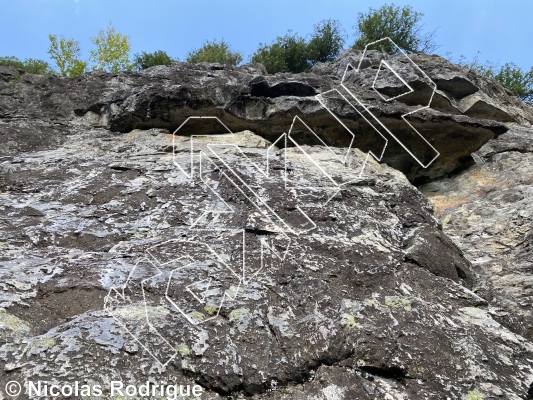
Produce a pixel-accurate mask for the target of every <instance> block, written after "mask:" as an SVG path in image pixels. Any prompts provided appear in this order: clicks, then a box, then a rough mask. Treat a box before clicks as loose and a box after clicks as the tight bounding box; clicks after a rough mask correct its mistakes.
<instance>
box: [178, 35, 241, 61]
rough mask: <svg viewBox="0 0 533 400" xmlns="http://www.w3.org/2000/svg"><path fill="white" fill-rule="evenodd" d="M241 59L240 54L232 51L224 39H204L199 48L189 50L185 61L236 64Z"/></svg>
mask: <svg viewBox="0 0 533 400" xmlns="http://www.w3.org/2000/svg"><path fill="white" fill-rule="evenodd" d="M241 61H242V54H241V53H239V52H238V51H235V52H234V51H232V50H231V48H230V46H229V44H228V43H226V42H225V41H224V39H222V40H220V41H218V42H217V41H215V40H213V41H209V40H208V41H206V42H205V43H204V44H203V45H202V47H200V48H199V49H194V50H191V51H189V53H188V54H187V62H189V63H199V62H210V63H219V64H230V65H237V64H239V63H240V62H241Z"/></svg>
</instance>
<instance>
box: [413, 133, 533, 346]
mask: <svg viewBox="0 0 533 400" xmlns="http://www.w3.org/2000/svg"><path fill="white" fill-rule="evenodd" d="M475 157H476V159H477V160H478V162H479V163H478V164H477V165H476V166H474V167H472V168H470V169H468V170H467V171H465V172H463V173H461V174H459V175H457V176H455V177H453V178H449V179H445V180H440V181H436V182H432V183H431V184H428V185H426V186H424V187H422V188H421V190H422V191H423V192H424V193H425V194H427V195H428V196H429V198H430V199H431V200H432V201H433V202H434V204H435V208H436V214H437V216H439V218H440V219H441V221H442V224H443V227H444V231H445V232H446V233H447V234H448V235H449V236H450V237H451V238H452V239H454V241H455V242H456V243H457V244H458V245H459V247H461V249H462V250H463V251H464V253H465V255H466V257H467V258H468V259H469V260H470V261H471V262H472V264H473V266H474V268H475V269H476V271H477V273H478V276H479V277H480V279H479V282H478V285H477V289H476V292H477V293H478V294H479V295H481V296H482V297H484V298H485V299H487V300H490V301H491V305H492V310H491V312H492V313H493V315H494V316H495V318H496V319H498V320H499V321H500V322H502V323H504V324H505V325H506V326H508V327H510V328H511V329H513V331H515V332H518V333H520V334H521V335H523V336H525V337H527V338H528V339H530V340H531V339H533V312H532V309H533V289H532V288H533V286H532V283H533V130H532V129H530V128H529V129H528V128H524V127H520V126H516V125H514V126H513V125H510V129H509V131H508V132H507V133H505V134H504V135H502V136H500V137H499V138H498V139H496V140H493V141H490V142H488V143H487V144H486V145H485V146H483V147H482V148H481V149H480V150H479V151H478V152H477V153H476V154H475Z"/></svg>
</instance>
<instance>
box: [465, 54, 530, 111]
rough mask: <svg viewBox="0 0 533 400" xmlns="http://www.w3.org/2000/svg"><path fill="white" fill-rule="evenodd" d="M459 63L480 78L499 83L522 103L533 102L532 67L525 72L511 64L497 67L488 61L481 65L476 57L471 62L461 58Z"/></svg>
mask: <svg viewBox="0 0 533 400" xmlns="http://www.w3.org/2000/svg"><path fill="white" fill-rule="evenodd" d="M459 63H460V64H462V65H465V66H466V67H468V68H470V69H471V70H473V71H475V72H477V73H478V74H480V75H482V76H485V77H487V78H490V79H493V80H495V81H496V82H499V83H500V84H501V85H502V86H503V87H504V88H506V89H508V90H509V91H510V92H511V93H512V94H513V95H515V96H516V97H519V98H520V99H522V100H524V101H533V67H531V70H529V71H528V72H526V71H524V70H522V68H520V67H519V66H518V65H516V64H515V63H513V62H507V63H505V64H503V65H502V66H498V65H496V64H494V63H492V62H490V61H486V62H485V63H481V62H480V61H479V58H478V57H477V56H476V57H474V59H473V60H472V61H466V60H465V58H464V57H463V58H461V60H460V61H459Z"/></svg>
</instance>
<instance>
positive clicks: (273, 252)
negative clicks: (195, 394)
mask: <svg viewBox="0 0 533 400" xmlns="http://www.w3.org/2000/svg"><path fill="white" fill-rule="evenodd" d="M361 57H362V53H356V52H347V53H345V54H343V55H342V56H341V57H340V58H339V59H338V60H337V61H335V62H333V63H330V64H319V65H317V66H315V67H314V68H313V70H312V71H311V72H310V73H308V74H298V75H292V74H279V75H274V76H271V75H267V74H266V72H265V70H264V68H263V67H262V66H261V65H246V66H242V67H237V68H231V67H225V66H221V65H215V64H199V65H189V64H174V65H172V66H171V67H155V68H151V69H148V70H146V71H143V72H141V73H137V74H133V73H132V74H116V75H111V74H101V73H91V74H86V75H83V76H81V77H78V78H74V79H64V78H59V77H40V76H33V75H28V74H22V75H21V72H20V71H17V70H16V69H13V68H5V67H0V141H1V143H2V146H1V147H0V210H1V214H0V277H1V279H0V289H1V291H0V392H1V391H2V390H3V388H4V385H5V384H6V383H7V382H9V381H12V380H18V381H20V382H22V381H24V380H25V379H32V380H34V381H35V380H38V379H41V380H46V381H58V382H73V381H76V380H78V381H84V382H93V383H96V384H100V385H102V386H104V387H105V385H106V382H109V381H110V380H122V381H124V382H125V383H133V384H135V383H137V384H140V383H144V382H146V381H147V380H150V381H153V382H164V383H165V384H167V385H172V384H188V383H190V384H198V385H201V387H202V390H203V392H204V394H203V397H202V398H206V399H210V398H254V399H290V398H293V399H310V398H317V399H346V400H348V399H350V400H353V399H413V400H417V399H444V398H449V399H465V398H469V399H472V398H480V397H479V396H480V395H481V396H483V397H482V398H483V399H493V398H494V399H496V398H505V399H529V398H533V393H532V389H531V387H532V386H531V385H532V383H533V361H532V360H533V343H532V340H533V334H532V327H533V317H532V315H533V313H532V311H531V306H532V296H533V293H532V292H531V290H532V289H531V287H532V286H531V281H532V279H533V278H532V275H533V271H532V265H533V259H532V254H531V248H532V237H533V233H532V231H531V226H532V223H531V222H532V219H533V217H532V215H533V209H532V207H531V205H532V204H533V202H532V196H533V192H532V191H531V185H532V182H533V181H532V172H531V171H532V168H531V167H532V166H533V165H532V162H533V160H532V158H531V151H532V149H533V130H532V128H531V125H530V123H531V122H533V110H532V108H531V107H530V106H528V105H527V104H524V103H521V102H520V101H518V100H516V99H514V98H513V97H511V96H510V95H509V94H508V93H507V92H506V91H505V90H504V89H503V88H501V87H499V86H497V85H496V84H494V83H492V82H491V81H488V80H485V79H483V78H480V77H478V76H476V75H475V74H473V73H472V72H470V71H467V70H465V69H464V68H461V67H458V66H456V65H453V64H450V63H448V62H446V61H445V60H443V59H440V58H438V57H430V56H413V59H412V60H411V61H414V62H415V64H416V66H417V67H418V69H417V68H413V64H412V63H411V61H409V60H406V59H402V58H401V57H400V56H394V57H387V56H384V55H382V54H379V53H374V52H370V53H367V54H365V59H364V60H363V61H362V62H361V63H360V64H359V61H361ZM383 60H385V61H386V64H383V63H382V61H383ZM350 65H351V66H350ZM384 65H385V67H384ZM387 66H388V67H387ZM389 67H390V68H389ZM387 68H389V69H388V70H387ZM392 70H394V73H393V72H392ZM420 71H423V72H424V73H425V74H426V75H423V74H422V75H421V74H420ZM409 89H412V90H409ZM426 105H429V107H426V108H424V109H422V110H420V111H417V110H418V109H420V108H421V107H423V106H426ZM199 116H204V117H209V118H203V119H200V118H189V117H199ZM295 117H297V118H295ZM407 122H408V123H407ZM409 124H411V125H409ZM173 132H175V134H172V133H173ZM417 132H418V133H420V135H421V136H419V135H418V134H417ZM351 133H353V134H354V136H352V135H351ZM195 135H201V136H195ZM421 137H423V138H424V139H425V140H422V139H421ZM385 144H386V146H385ZM434 151H436V152H438V154H437V155H436V153H435V152H434ZM367 152H372V154H374V155H376V156H378V157H372V156H368V153H367ZM379 156H382V157H379ZM375 158H378V159H380V161H381V162H378V161H377V160H376V159H375ZM430 161H432V162H430ZM423 164H429V165H428V166H427V168H424V165H423ZM461 171H462V172H461ZM421 183H424V185H423V186H421V187H420V189H418V188H417V187H415V186H413V184H416V185H418V184H421ZM2 394H3V395H4V393H3V392H2ZM105 396H108V397H109V393H107V394H105ZM469 396H470V397H469ZM475 396H478V397H475ZM21 398H23V397H21ZM106 398H107V397H106Z"/></svg>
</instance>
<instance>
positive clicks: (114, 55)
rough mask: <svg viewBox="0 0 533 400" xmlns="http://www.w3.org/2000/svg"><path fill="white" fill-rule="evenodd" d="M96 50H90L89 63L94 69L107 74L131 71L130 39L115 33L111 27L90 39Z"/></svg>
mask: <svg viewBox="0 0 533 400" xmlns="http://www.w3.org/2000/svg"><path fill="white" fill-rule="evenodd" d="M91 41H92V43H93V44H94V45H95V46H96V49H94V50H91V51H90V54H91V61H92V62H93V63H94V64H95V67H94V69H97V70H103V71H107V72H120V71H131V70H132V69H133V64H132V62H131V61H130V39H129V37H128V36H126V35H123V34H121V33H119V32H116V31H115V28H114V27H113V25H111V24H110V25H109V27H108V28H107V30H103V29H102V30H100V32H98V35H97V36H94V37H92V38H91Z"/></svg>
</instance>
